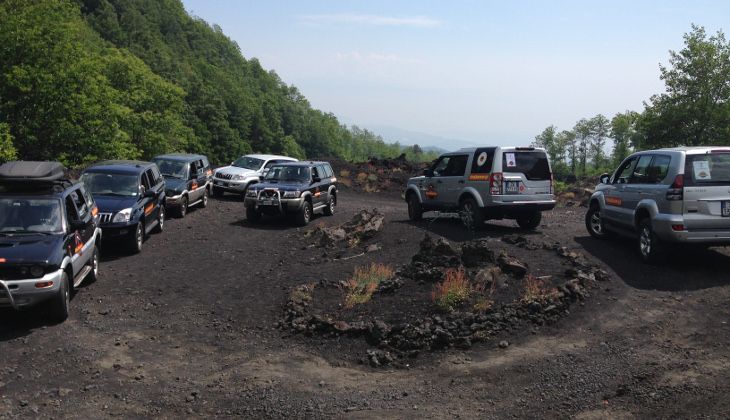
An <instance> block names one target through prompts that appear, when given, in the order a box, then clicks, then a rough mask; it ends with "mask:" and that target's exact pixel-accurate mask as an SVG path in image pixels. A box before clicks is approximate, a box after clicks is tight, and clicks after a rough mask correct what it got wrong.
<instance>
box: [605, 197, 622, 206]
mask: <svg viewBox="0 0 730 420" xmlns="http://www.w3.org/2000/svg"><path fill="white" fill-rule="evenodd" d="M623 203H624V202H623V200H621V199H620V198H618V197H606V204H608V205H609V206H620V205H621V204H623Z"/></svg>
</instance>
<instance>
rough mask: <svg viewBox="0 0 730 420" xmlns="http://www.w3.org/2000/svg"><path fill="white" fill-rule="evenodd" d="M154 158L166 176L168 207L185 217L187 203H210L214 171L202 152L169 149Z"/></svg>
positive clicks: (153, 160)
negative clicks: (168, 151) (197, 153)
mask: <svg viewBox="0 0 730 420" xmlns="http://www.w3.org/2000/svg"><path fill="white" fill-rule="evenodd" d="M152 162H154V163H155V164H157V167H158V168H160V172H162V176H163V177H164V178H165V188H166V189H165V207H166V208H167V210H172V211H174V212H175V213H177V216H178V217H185V214H187V212H188V207H190V206H195V205H198V204H199V205H200V207H208V195H209V194H210V180H211V179H212V178H213V171H212V170H211V168H210V162H208V158H207V157H205V156H203V155H194V154H186V153H170V154H167V155H160V156H155V157H154V158H152Z"/></svg>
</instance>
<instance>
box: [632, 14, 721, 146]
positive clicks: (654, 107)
mask: <svg viewBox="0 0 730 420" xmlns="http://www.w3.org/2000/svg"><path fill="white" fill-rule="evenodd" d="M669 54H670V58H669V66H663V65H660V71H661V78H662V80H664V83H665V85H666V92H665V93H662V94H660V95H654V96H652V98H651V100H650V102H649V103H648V104H646V103H645V111H644V115H643V116H642V119H641V125H640V127H641V130H642V131H643V133H644V135H645V136H646V144H645V146H646V147H660V146H679V145H687V146H697V145H709V144H730V43H728V41H727V40H726V39H725V35H724V34H723V33H722V32H721V31H718V32H717V34H715V35H713V36H710V37H708V36H707V34H706V33H705V29H704V28H703V27H701V26H696V25H692V31H690V32H689V33H687V34H685V35H684V48H683V49H682V50H681V51H679V52H675V51H670V53H669Z"/></svg>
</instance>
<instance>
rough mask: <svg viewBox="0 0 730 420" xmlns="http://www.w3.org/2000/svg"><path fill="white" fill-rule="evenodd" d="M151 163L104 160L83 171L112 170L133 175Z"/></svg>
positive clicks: (142, 170)
mask: <svg viewBox="0 0 730 420" xmlns="http://www.w3.org/2000/svg"><path fill="white" fill-rule="evenodd" d="M152 165H154V163H152V162H143V161H141V160H105V161H102V162H97V163H95V164H93V165H91V166H89V167H88V168H86V169H85V170H84V172H114V173H119V174H133V175H135V174H140V173H142V172H144V171H145V170H147V168H149V167H150V166H152Z"/></svg>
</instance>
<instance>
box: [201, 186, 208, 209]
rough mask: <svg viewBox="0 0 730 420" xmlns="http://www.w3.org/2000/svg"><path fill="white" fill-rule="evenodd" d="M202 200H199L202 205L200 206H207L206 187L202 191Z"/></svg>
mask: <svg viewBox="0 0 730 420" xmlns="http://www.w3.org/2000/svg"><path fill="white" fill-rule="evenodd" d="M202 200H203V201H201V202H200V207H202V208H206V207H208V189H207V188H206V189H205V191H204V192H203V198H202Z"/></svg>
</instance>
